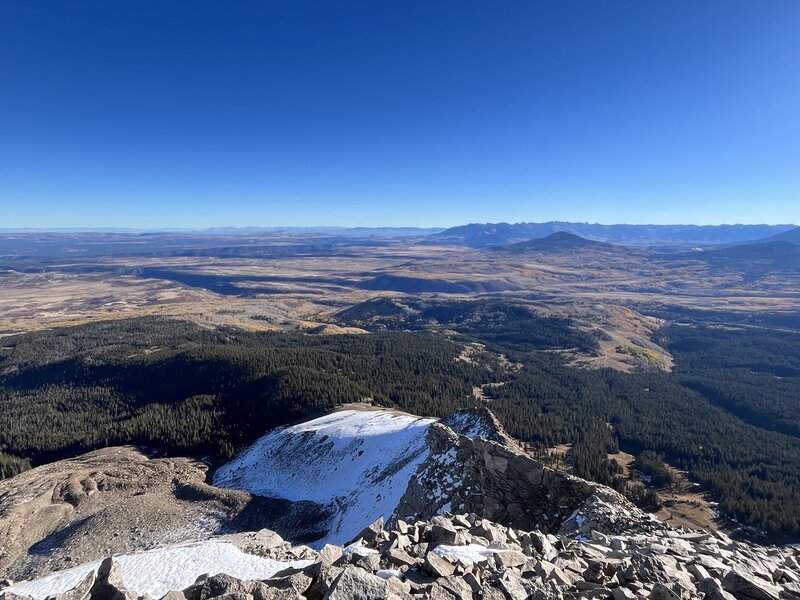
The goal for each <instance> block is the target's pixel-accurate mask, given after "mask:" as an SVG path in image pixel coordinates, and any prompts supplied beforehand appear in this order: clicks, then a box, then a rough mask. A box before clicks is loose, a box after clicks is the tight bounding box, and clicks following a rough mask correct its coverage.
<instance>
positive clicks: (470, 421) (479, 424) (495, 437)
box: [439, 406, 522, 452]
mask: <svg viewBox="0 0 800 600" xmlns="http://www.w3.org/2000/svg"><path fill="white" fill-rule="evenodd" d="M439 423H441V424H442V425H445V426H446V427H449V428H450V429H452V430H453V431H454V432H456V433H457V434H458V435H463V436H465V437H468V438H481V439H484V440H486V441H489V442H494V443H495V444H500V445H501V446H505V447H506V448H510V449H512V450H516V451H519V452H521V451H522V449H521V448H520V446H519V444H517V441H516V440H515V439H514V438H512V437H511V436H510V435H508V434H507V433H506V430H505V429H504V428H503V425H502V424H501V423H500V421H499V420H498V419H497V417H495V416H494V413H492V411H490V410H489V409H488V408H486V407H485V406H480V407H477V408H465V409H462V410H457V411H454V412H452V413H450V414H449V415H447V416H446V417H445V418H443V419H441V420H440V421H439Z"/></svg>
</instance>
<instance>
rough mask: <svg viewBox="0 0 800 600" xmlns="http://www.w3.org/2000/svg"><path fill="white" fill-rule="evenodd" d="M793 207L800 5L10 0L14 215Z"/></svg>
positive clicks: (240, 216)
mask: <svg viewBox="0 0 800 600" xmlns="http://www.w3.org/2000/svg"><path fill="white" fill-rule="evenodd" d="M551 219H561V220H580V221H598V222H605V223H613V222H630V223H643V222H653V223H689V222H694V223H723V222H724V223H731V222H768V223H791V222H793V223H800V1H798V0H769V1H768V2H758V1H753V0H748V1H740V0H719V1H711V0H708V1H705V0H703V1H698V0H670V1H668V2H667V1H659V0H652V1H651V0H647V1H643V0H631V1H626V2H616V1H610V0H609V1H602V2H600V1H597V0H587V1H585V2H573V1H570V0H564V1H561V0H558V1H554V0H546V1H545V0H542V1H537V0H525V1H519V2H516V1H503V2H496V1H493V0H486V1H484V2H471V1H469V0H452V1H451V0H430V1H429V0H425V1H400V0H387V1H383V0H381V1H375V0H364V1H362V2H351V1H347V0H333V1H331V0H325V1H319V2H309V1H305V0H281V1H275V2H268V1H266V0H259V1H253V2H240V1H236V0H224V1H220V0H214V1H204V0H191V1H186V2H178V1H162V0H158V1H155V0H152V1H151V0H125V1H121V0H100V1H84V0H69V1H67V0H53V1H48V2H45V1H43V2H38V1H32V0H5V1H3V2H2V3H0V227H21V226H34V227H67V226H131V227H156V226H168V227H173V226H183V227H203V226H211V225H322V224H325V225H422V226H428V225H454V224H460V223H465V222H468V221H523V220H524V221H545V220H551Z"/></svg>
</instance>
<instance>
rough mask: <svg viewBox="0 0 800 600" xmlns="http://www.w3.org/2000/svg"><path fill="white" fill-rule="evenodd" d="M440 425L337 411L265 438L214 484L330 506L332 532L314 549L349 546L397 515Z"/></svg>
mask: <svg viewBox="0 0 800 600" xmlns="http://www.w3.org/2000/svg"><path fill="white" fill-rule="evenodd" d="M434 422H435V419H425V418H420V417H416V416H413V415H407V414H401V413H397V412H392V411H385V410H382V411H375V410H342V411H338V412H334V413H332V414H329V415H326V416H324V417H321V418H318V419H313V420H311V421H307V422H305V423H300V424H298V425H292V426H290V427H284V428H281V429H276V430H274V431H271V432H269V433H267V434H266V435H264V436H263V437H261V438H260V439H258V440H257V441H256V442H255V443H254V444H253V445H252V446H251V447H250V448H249V449H247V450H246V451H244V452H243V453H242V454H241V455H239V456H238V457H236V458H235V459H234V460H233V461H231V462H230V463H228V464H227V465H225V466H224V467H222V468H220V469H219V470H218V471H217V473H216V475H215V476H214V485H216V486H218V487H224V488H231V489H237V490H243V491H246V492H250V493H252V494H257V495H259V496H267V497H273V498H285V499H287V500H295V501H299V500H306V501H312V502H315V503H318V504H321V505H325V506H327V507H329V508H330V509H331V511H330V512H331V515H332V516H331V517H330V521H329V523H328V534H327V535H326V536H325V537H324V538H323V539H321V540H318V541H317V542H315V544H313V545H314V546H317V547H319V546H321V545H323V544H326V543H332V544H344V543H347V542H348V541H350V540H352V539H353V538H354V537H355V536H356V535H357V534H358V533H359V532H360V531H361V530H362V529H363V528H364V527H365V526H366V525H368V524H369V523H371V522H373V521H374V520H375V519H377V518H378V517H383V518H384V519H388V518H389V517H391V516H392V514H393V513H394V511H395V508H396V507H397V505H398V503H399V501H400V499H401V498H402V496H403V494H404V493H405V491H406V488H407V487H408V482H409V480H410V479H411V477H412V476H413V475H414V473H416V471H417V469H418V467H419V466H420V464H421V463H422V462H423V461H424V460H425V459H426V458H427V456H428V454H429V449H428V447H427V445H426V443H425V436H426V435H427V433H428V428H429V427H430V425H431V424H432V423H434Z"/></svg>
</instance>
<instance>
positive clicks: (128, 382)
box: [0, 318, 485, 475]
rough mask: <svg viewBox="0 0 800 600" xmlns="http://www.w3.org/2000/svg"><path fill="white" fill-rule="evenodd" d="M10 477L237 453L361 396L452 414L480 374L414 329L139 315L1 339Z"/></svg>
mask: <svg viewBox="0 0 800 600" xmlns="http://www.w3.org/2000/svg"><path fill="white" fill-rule="evenodd" d="M3 343H4V347H3V350H2V354H0V443H1V444H2V450H4V452H5V453H6V454H10V455H12V456H15V457H17V458H16V459H15V458H10V457H9V456H5V457H4V458H3V463H2V465H3V469H4V473H5V474H6V475H8V474H12V473H14V472H17V471H18V470H20V468H23V467H24V466H25V462H24V460H20V459H30V460H32V461H33V462H34V463H37V464H38V463H42V462H47V461H51V460H54V459H57V458H61V457H64V456H67V455H72V454H76V453H78V452H82V451H85V450H88V449H90V448H97V447H102V446H106V445H109V444H121V443H137V444H145V445H149V446H153V447H157V448H160V449H162V450H165V451H168V452H183V453H186V452H192V453H210V454H212V455H219V456H222V457H229V456H230V455H231V454H232V453H233V451H234V449H235V448H240V447H241V446H242V445H244V444H246V443H248V442H250V441H252V440H253V439H255V438H256V437H257V436H260V435H262V434H263V433H264V432H265V431H266V430H267V429H269V428H271V427H274V426H276V425H281V424H284V423H287V422H290V421H293V420H296V419H299V418H301V417H305V416H308V415H310V414H314V413H319V412H322V411H327V410H331V409H332V408H334V407H335V406H336V405H339V404H342V403H345V402H357V401H359V400H362V399H364V398H374V400H375V401H377V402H380V403H383V404H389V405H392V404H394V405H398V406H404V407H411V408H414V409H416V410H419V411H420V412H422V413H431V412H437V413H439V414H444V413H445V412H448V411H451V410H453V409H454V408H456V407H459V406H463V405H464V404H465V403H466V402H468V398H469V396H470V394H471V389H472V385H476V384H478V383H479V381H480V378H481V377H482V376H485V369H483V368H481V367H480V366H478V365H476V364H468V363H466V362H463V361H457V360H455V358H456V357H457V356H458V354H459V353H460V351H461V346H460V345H458V344H455V343H453V342H450V341H448V340H446V339H443V338H439V337H433V336H418V335H413V334H391V335H370V336H332V337H316V336H307V335H300V334H280V333H253V332H242V331H237V330H226V329H221V330H213V331H212V330H207V329H203V328H200V327H197V326H195V325H191V324H188V323H184V322H180V321H171V320H162V319H152V318H144V319H132V320H125V321H111V322H105V323H96V324H91V325H84V326H80V327H75V328H65V329H59V330H55V331H44V332H39V333H31V334H27V335H23V336H14V337H9V338H5V339H4V342H3Z"/></svg>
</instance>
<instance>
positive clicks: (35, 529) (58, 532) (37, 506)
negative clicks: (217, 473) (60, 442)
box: [0, 447, 318, 580]
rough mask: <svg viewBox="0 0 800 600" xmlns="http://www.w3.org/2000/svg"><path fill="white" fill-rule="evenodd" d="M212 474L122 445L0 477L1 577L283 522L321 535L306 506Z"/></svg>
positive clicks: (190, 462)
mask: <svg viewBox="0 0 800 600" xmlns="http://www.w3.org/2000/svg"><path fill="white" fill-rule="evenodd" d="M206 472H207V466H206V465H205V464H204V463H202V462H200V461H198V460H193V459H189V458H156V459H153V458H150V457H148V456H147V455H146V454H144V453H143V452H141V451H140V450H137V449H136V448H132V447H117V448H106V449H103V450H98V451H95V452H89V453H87V454H84V455H82V456H78V457H76V458H73V459H69V460H62V461H58V462H54V463H51V464H48V465H44V466H41V467H37V468H35V469H31V470H30V471H26V472H24V473H22V474H20V475H17V476H16V477H14V478H11V479H5V480H2V481H0V576H6V575H7V576H9V577H11V578H13V579H16V580H19V579H29V578H31V577H36V576H38V575H40V574H42V573H47V572H51V571H54V570H58V569H64V568H67V567H71V566H73V565H75V564H79V563H83V562H88V561H93V560H98V559H102V558H103V557H105V556H108V555H109V554H122V553H130V552H136V551H139V550H144V549H147V548H152V547H154V546H157V545H167V544H174V543H179V542H187V541H195V540H202V539H206V538H208V537H209V536H210V535H213V534H214V533H218V532H219V531H220V530H234V531H236V530H249V529H259V528H262V527H272V528H277V527H278V525H279V524H281V523H284V522H285V523H287V524H288V525H287V526H286V527H284V530H287V529H290V528H291V529H293V530H294V531H295V532H296V533H297V534H299V535H300V538H297V537H295V538H294V539H296V540H298V541H304V540H303V539H302V537H304V536H306V537H312V538H313V537H314V536H315V532H314V529H313V527H314V520H313V519H305V518H303V517H304V516H305V515H304V514H302V510H303V508H304V506H303V505H302V504H299V503H291V502H288V501H281V500H274V499H266V498H257V497H254V496H252V495H250V494H247V493H245V492H239V491H233V490H223V489H220V488H215V487H213V486H210V485H208V484H207V483H206V482H205V480H206V474H207V473H206ZM312 508H313V507H312ZM270 522H272V524H271V523H270ZM304 523H307V524H310V526H311V527H310V528H309V527H308V526H307V525H304ZM317 535H318V534H317Z"/></svg>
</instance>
